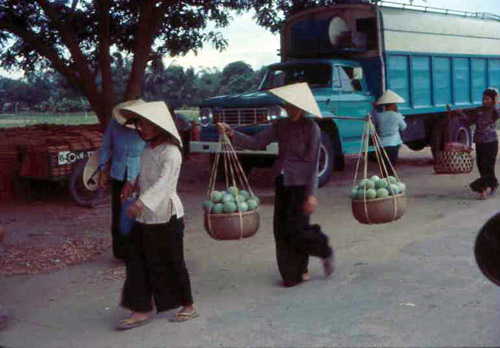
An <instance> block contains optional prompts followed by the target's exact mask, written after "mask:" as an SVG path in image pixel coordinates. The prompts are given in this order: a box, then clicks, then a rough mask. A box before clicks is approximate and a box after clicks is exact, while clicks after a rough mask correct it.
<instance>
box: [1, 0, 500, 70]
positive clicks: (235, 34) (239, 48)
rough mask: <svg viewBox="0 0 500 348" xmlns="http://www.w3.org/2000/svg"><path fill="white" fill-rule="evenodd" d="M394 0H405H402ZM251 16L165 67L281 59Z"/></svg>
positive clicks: (493, 9) (465, 2)
mask: <svg viewBox="0 0 500 348" xmlns="http://www.w3.org/2000/svg"><path fill="white" fill-rule="evenodd" d="M392 1H394V2H405V1H403V0H392ZM406 3H408V1H406ZM413 3H414V5H423V6H430V7H438V8H446V9H453V10H462V11H469V12H489V13H493V14H497V15H500V0H427V1H424V0H415V1H414V2H413ZM252 17H253V13H245V14H243V15H239V16H233V20H232V21H231V24H230V25H229V26H228V27H226V28H224V29H222V30H220V29H219V30H220V31H221V32H222V33H223V36H224V37H225V38H226V39H227V40H228V47H227V49H226V50H225V51H223V52H218V51H217V50H215V49H212V48H211V47H210V46H207V47H205V48H204V49H203V50H200V51H199V53H198V55H197V56H195V55H194V54H193V53H189V54H187V55H186V56H184V57H164V62H165V64H166V66H168V65H169V64H174V65H180V66H182V67H185V68H189V67H193V68H195V70H200V69H203V68H214V67H215V68H218V69H222V68H224V66H226V65H227V64H229V63H231V62H235V61H238V60H242V61H244V62H246V63H248V64H250V65H251V66H252V67H253V68H254V69H259V68H261V67H262V66H264V65H268V64H272V63H276V62H278V61H279V57H278V55H277V54H278V49H279V47H280V43H279V40H280V38H279V35H278V34H274V35H273V34H271V33H270V32H269V31H268V30H266V29H264V28H262V27H259V26H258V25H257V24H255V21H254V20H253V18H252ZM0 74H2V75H4V76H10V77H12V78H19V77H21V76H22V73H20V72H19V73H14V74H12V73H5V72H3V71H0Z"/></svg>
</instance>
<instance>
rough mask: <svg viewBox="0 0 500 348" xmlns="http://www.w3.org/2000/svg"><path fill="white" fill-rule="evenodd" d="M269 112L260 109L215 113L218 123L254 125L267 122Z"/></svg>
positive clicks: (218, 111)
mask: <svg viewBox="0 0 500 348" xmlns="http://www.w3.org/2000/svg"><path fill="white" fill-rule="evenodd" d="M268 112H269V110H268V109H266V108H259V109H222V110H215V111H214V118H215V121H216V122H225V123H227V124H254V123H258V122H262V121H266V120H267V115H268Z"/></svg>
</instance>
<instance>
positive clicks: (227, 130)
mask: <svg viewBox="0 0 500 348" xmlns="http://www.w3.org/2000/svg"><path fill="white" fill-rule="evenodd" d="M217 131H218V132H219V134H227V135H229V136H230V137H232V136H233V134H234V130H232V129H231V127H229V125H227V124H226V123H223V122H217Z"/></svg>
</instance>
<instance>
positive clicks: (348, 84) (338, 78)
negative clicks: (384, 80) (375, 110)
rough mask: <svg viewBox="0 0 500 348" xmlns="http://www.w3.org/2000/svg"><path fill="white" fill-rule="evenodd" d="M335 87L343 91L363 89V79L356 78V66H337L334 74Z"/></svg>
mask: <svg viewBox="0 0 500 348" xmlns="http://www.w3.org/2000/svg"><path fill="white" fill-rule="evenodd" d="M333 88H334V89H340V90H341V91H342V92H354V91H362V90H363V87H362V85H361V81H359V80H355V79H354V68H353V67H351V66H336V67H335V71H334V74H333Z"/></svg>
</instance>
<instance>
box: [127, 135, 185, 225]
mask: <svg viewBox="0 0 500 348" xmlns="http://www.w3.org/2000/svg"><path fill="white" fill-rule="evenodd" d="M181 163H182V155H181V153H180V151H179V148H178V147H177V146H175V145H171V144H161V145H158V146H156V147H154V148H152V147H151V145H150V144H148V145H147V146H146V147H145V148H144V152H143V153H142V156H141V172H140V174H139V200H140V201H141V202H142V203H144V205H145V206H146V207H145V209H143V210H142V212H141V214H140V215H139V217H138V218H137V221H139V222H142V223H145V224H162V223H167V222H168V221H170V218H171V217H172V216H173V215H177V218H180V217H182V216H184V207H183V206H182V202H181V200H180V198H179V196H178V195H177V181H178V180H179V173H180V170H181Z"/></svg>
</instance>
